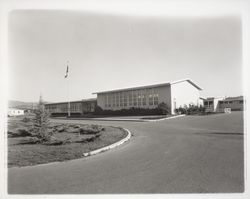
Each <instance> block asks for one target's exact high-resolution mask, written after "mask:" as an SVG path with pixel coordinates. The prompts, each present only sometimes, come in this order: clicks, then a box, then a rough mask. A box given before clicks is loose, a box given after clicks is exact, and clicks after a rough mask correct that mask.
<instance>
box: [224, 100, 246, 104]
mask: <svg viewBox="0 0 250 199" xmlns="http://www.w3.org/2000/svg"><path fill="white" fill-rule="evenodd" d="M219 103H220V104H233V103H234V104H243V100H238V101H220V102H219Z"/></svg>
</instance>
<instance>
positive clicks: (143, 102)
mask: <svg viewBox="0 0 250 199" xmlns="http://www.w3.org/2000/svg"><path fill="white" fill-rule="evenodd" d="M142 105H143V106H146V105H147V104H146V96H145V95H142Z"/></svg>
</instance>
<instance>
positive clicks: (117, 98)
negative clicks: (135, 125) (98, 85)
mask: <svg viewBox="0 0 250 199" xmlns="http://www.w3.org/2000/svg"><path fill="white" fill-rule="evenodd" d="M119 102H120V93H116V106H117V107H119V106H120V104H119Z"/></svg>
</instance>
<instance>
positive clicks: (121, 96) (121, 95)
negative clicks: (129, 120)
mask: <svg viewBox="0 0 250 199" xmlns="http://www.w3.org/2000/svg"><path fill="white" fill-rule="evenodd" d="M120 106H121V107H123V93H120Z"/></svg>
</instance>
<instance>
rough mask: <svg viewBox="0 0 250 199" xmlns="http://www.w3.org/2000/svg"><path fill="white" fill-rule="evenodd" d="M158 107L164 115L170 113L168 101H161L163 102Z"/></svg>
mask: <svg viewBox="0 0 250 199" xmlns="http://www.w3.org/2000/svg"><path fill="white" fill-rule="evenodd" d="M157 109H159V112H160V113H161V114H162V115H166V114H169V113H170V111H169V107H168V105H167V104H166V103H164V102H161V103H160V104H159V105H158V107H157Z"/></svg>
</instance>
